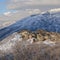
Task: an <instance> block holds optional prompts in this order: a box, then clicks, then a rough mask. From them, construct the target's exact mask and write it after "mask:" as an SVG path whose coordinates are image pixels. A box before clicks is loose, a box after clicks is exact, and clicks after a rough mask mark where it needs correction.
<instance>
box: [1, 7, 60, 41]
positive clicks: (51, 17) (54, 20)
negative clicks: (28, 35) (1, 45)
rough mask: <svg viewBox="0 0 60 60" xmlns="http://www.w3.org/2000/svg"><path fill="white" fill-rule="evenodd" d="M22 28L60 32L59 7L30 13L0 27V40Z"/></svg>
mask: <svg viewBox="0 0 60 60" xmlns="http://www.w3.org/2000/svg"><path fill="white" fill-rule="evenodd" d="M24 29H27V30H30V31H35V30H37V29H43V30H47V31H54V32H59V33H60V8H58V9H52V10H49V11H47V12H42V13H41V14H36V15H31V16H29V17H26V18H24V19H22V20H19V21H17V22H16V23H14V24H12V25H10V26H8V27H5V28H3V29H0V40H2V39H4V38H5V37H7V36H9V35H10V34H12V33H14V32H17V31H21V30H24Z"/></svg>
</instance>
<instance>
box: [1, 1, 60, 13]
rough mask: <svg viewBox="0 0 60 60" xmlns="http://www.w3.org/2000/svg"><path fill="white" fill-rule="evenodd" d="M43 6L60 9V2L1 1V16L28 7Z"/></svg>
mask: <svg viewBox="0 0 60 60" xmlns="http://www.w3.org/2000/svg"><path fill="white" fill-rule="evenodd" d="M43 5H46V6H47V5H53V6H54V5H55V6H58V7H59V5H60V0H0V14H1V13H3V12H6V11H14V10H20V9H23V8H28V7H30V8H31V7H32V8H33V7H35V6H36V7H37V6H43ZM36 7H35V8H36ZM38 8H39V7H38Z"/></svg>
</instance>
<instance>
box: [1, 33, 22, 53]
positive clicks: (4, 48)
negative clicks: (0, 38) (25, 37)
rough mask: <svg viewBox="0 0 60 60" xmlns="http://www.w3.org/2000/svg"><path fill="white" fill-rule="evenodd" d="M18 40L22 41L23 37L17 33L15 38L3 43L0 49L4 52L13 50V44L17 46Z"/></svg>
mask: <svg viewBox="0 0 60 60" xmlns="http://www.w3.org/2000/svg"><path fill="white" fill-rule="evenodd" d="M17 41H22V38H21V36H20V35H19V34H17V35H15V37H14V38H12V39H11V40H8V41H7V42H5V43H4V44H1V45H0V50H1V51H4V52H7V51H12V48H13V46H15V44H16V42H17Z"/></svg>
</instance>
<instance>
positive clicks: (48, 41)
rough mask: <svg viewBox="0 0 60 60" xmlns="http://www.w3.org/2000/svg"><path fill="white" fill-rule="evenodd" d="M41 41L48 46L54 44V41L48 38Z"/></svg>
mask: <svg viewBox="0 0 60 60" xmlns="http://www.w3.org/2000/svg"><path fill="white" fill-rule="evenodd" d="M43 43H44V44H46V45H49V46H54V45H55V42H52V41H50V40H46V41H44V42H43Z"/></svg>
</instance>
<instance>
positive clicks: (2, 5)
mask: <svg viewBox="0 0 60 60" xmlns="http://www.w3.org/2000/svg"><path fill="white" fill-rule="evenodd" d="M6 1H7V0H0V14H1V13H3V12H5V11H6Z"/></svg>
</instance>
